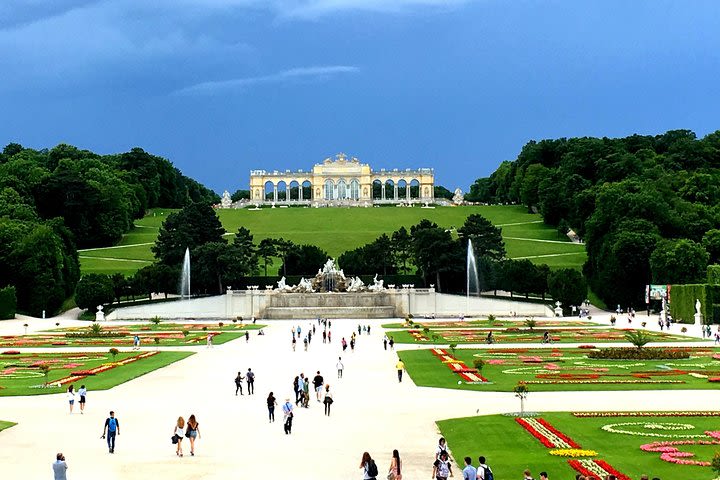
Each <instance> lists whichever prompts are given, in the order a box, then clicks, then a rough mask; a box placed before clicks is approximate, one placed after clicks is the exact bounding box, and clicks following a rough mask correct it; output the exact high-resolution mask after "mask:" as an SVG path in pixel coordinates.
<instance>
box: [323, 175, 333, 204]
mask: <svg viewBox="0 0 720 480" xmlns="http://www.w3.org/2000/svg"><path fill="white" fill-rule="evenodd" d="M334 187H335V185H334V184H333V181H332V180H329V179H328V180H325V200H332V199H333V198H335V197H334V195H333V190H335V188H334Z"/></svg>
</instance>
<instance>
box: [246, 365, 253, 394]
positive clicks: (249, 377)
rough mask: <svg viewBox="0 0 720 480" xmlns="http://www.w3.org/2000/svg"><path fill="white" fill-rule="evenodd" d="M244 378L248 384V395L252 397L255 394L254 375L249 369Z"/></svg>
mask: <svg viewBox="0 0 720 480" xmlns="http://www.w3.org/2000/svg"><path fill="white" fill-rule="evenodd" d="M245 378H246V379H247V384H248V395H252V394H254V393H255V374H254V373H253V372H252V369H251V368H248V371H247V373H246V374H245Z"/></svg>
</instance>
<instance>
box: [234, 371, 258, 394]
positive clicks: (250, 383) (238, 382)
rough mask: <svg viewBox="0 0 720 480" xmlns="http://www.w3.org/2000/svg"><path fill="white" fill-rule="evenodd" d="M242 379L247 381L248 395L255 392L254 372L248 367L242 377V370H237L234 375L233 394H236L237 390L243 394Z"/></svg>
mask: <svg viewBox="0 0 720 480" xmlns="http://www.w3.org/2000/svg"><path fill="white" fill-rule="evenodd" d="M243 380H245V381H247V390H248V395H253V394H254V393H255V373H254V372H253V371H252V368H248V370H247V373H246V374H245V376H244V377H243V374H242V372H238V373H237V376H236V377H235V396H237V394H238V392H240V395H243Z"/></svg>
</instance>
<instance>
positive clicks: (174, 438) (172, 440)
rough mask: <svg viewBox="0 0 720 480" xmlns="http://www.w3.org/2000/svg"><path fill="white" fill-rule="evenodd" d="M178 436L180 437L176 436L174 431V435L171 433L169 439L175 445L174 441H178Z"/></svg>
mask: <svg viewBox="0 0 720 480" xmlns="http://www.w3.org/2000/svg"><path fill="white" fill-rule="evenodd" d="M179 438H180V437H178V434H177V433H176V434H175V435H173V436H172V437H170V441H171V442H172V443H173V445H175V444H176V443H178V439H179Z"/></svg>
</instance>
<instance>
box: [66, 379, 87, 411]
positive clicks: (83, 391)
mask: <svg viewBox="0 0 720 480" xmlns="http://www.w3.org/2000/svg"><path fill="white" fill-rule="evenodd" d="M76 394H77V396H78V397H79V399H78V403H79V404H80V413H81V414H83V413H85V398H86V397H87V388H85V385H80V389H79V390H78V391H77V392H75V385H70V386H69V387H68V389H67V399H68V405H69V407H70V414H72V413H73V408H74V407H75V395H76Z"/></svg>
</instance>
